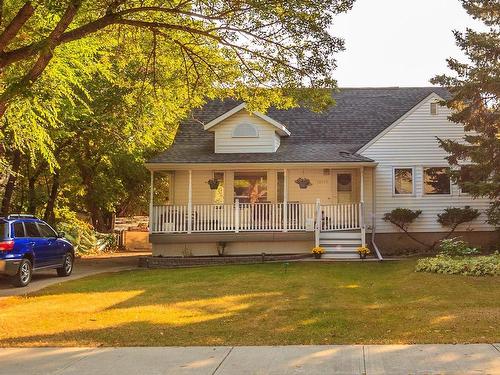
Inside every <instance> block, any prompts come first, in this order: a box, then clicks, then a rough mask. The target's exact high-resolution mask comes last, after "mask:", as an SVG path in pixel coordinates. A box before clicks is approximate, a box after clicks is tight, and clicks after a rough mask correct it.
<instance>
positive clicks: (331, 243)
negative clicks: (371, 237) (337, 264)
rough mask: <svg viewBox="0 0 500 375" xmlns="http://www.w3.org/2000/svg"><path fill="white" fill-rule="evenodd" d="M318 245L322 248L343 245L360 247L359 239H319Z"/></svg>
mask: <svg viewBox="0 0 500 375" xmlns="http://www.w3.org/2000/svg"><path fill="white" fill-rule="evenodd" d="M319 245H320V246H322V247H325V246H326V247H328V246H334V245H344V246H349V247H350V246H354V247H358V246H361V238H353V239H345V240H344V239H334V238H332V239H323V238H321V237H320V238H319Z"/></svg>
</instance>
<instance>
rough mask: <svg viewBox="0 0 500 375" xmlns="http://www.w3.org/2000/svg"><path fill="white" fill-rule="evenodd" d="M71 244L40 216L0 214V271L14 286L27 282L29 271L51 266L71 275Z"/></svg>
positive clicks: (61, 272)
mask: <svg viewBox="0 0 500 375" xmlns="http://www.w3.org/2000/svg"><path fill="white" fill-rule="evenodd" d="M74 259H75V251H74V248H73V245H72V244H71V243H70V242H69V241H68V240H66V239H65V238H64V233H57V232H56V231H55V230H54V229H52V227H51V226H50V225H48V224H47V223H46V222H44V221H43V220H40V219H38V218H36V217H35V216H31V215H21V214H19V215H9V216H7V217H0V274H4V275H8V276H10V277H12V281H13V284H14V285H15V286H19V287H23V286H26V285H28V284H29V283H30V281H31V276H32V274H33V271H36V270H39V269H46V268H55V269H56V270H57V274H58V275H59V276H61V277H65V276H69V275H71V272H72V271H73V261H74Z"/></svg>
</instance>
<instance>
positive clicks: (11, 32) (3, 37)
mask: <svg viewBox="0 0 500 375" xmlns="http://www.w3.org/2000/svg"><path fill="white" fill-rule="evenodd" d="M0 7H1V8H0V12H3V1H2V2H1V3H0ZM34 12H35V8H34V7H33V5H32V4H31V1H28V2H26V3H24V5H23V6H22V7H21V9H19V11H18V12H17V14H16V15H15V16H14V18H13V19H12V21H10V23H9V24H8V25H7V27H5V29H4V30H3V32H2V33H1V34H0V51H3V50H4V49H5V47H7V45H8V44H9V42H10V41H11V40H12V39H14V37H15V36H16V35H17V33H18V32H19V30H20V29H21V28H22V27H23V25H24V24H25V23H26V21H28V20H29V19H30V17H31V16H32V15H33V13H34ZM0 22H1V16H0Z"/></svg>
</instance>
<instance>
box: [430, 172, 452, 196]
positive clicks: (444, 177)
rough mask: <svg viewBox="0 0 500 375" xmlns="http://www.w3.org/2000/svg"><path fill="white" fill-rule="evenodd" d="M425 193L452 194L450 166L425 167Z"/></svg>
mask: <svg viewBox="0 0 500 375" xmlns="http://www.w3.org/2000/svg"><path fill="white" fill-rule="evenodd" d="M424 194H425V195H449V194H451V181H450V168H449V167H428V168H424Z"/></svg>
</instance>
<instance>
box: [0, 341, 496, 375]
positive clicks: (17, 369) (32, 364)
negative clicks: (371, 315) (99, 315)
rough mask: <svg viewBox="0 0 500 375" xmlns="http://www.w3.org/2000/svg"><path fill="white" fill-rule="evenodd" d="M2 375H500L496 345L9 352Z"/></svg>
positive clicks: (0, 360) (1, 354)
mask: <svg viewBox="0 0 500 375" xmlns="http://www.w3.org/2000/svg"><path fill="white" fill-rule="evenodd" d="M0 374H9V375H11V374H26V375H33V374H44V375H45V374H53V375H55V374H57V375H70V374H75V375H90V374H92V375H93V374H109V375H114V374H118V375H126V374H145V375H146V374H169V375H170V374H189V375H215V374H217V375H227V374H236V375H245V374H306V375H314V374H367V375H371V374H500V344H495V345H490V344H472V345H325V346H254V347H248V346H243V347H186V348H181V347H166V348H160V347H158V348H156V347H153V348H144V347H139V348H26V349H22V348H7V349H0Z"/></svg>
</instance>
